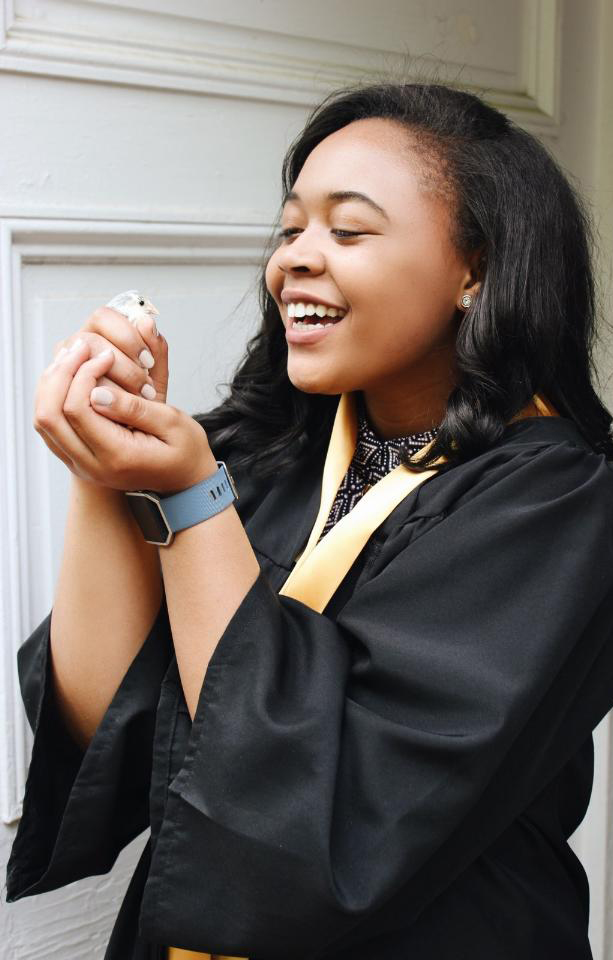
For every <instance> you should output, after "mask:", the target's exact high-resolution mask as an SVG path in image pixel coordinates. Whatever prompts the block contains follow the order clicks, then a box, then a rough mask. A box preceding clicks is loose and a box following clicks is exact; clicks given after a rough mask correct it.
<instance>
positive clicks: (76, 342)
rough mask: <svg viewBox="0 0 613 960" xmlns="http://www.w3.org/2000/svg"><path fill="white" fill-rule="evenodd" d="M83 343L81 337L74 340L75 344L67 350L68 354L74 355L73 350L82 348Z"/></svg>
mask: <svg viewBox="0 0 613 960" xmlns="http://www.w3.org/2000/svg"><path fill="white" fill-rule="evenodd" d="M84 342H85V341H84V340H82V339H81V337H79V339H78V340H75V342H74V343H73V345H72V346H71V347H69V348H68V353H74V352H75V350H78V349H79V347H82V346H83V344H84Z"/></svg>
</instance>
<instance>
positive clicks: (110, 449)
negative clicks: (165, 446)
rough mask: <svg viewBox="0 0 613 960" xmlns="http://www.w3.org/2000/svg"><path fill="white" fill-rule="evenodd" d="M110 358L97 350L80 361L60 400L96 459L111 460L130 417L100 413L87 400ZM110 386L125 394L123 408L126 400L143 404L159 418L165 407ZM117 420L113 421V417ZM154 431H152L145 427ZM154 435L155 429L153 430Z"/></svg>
mask: <svg viewBox="0 0 613 960" xmlns="http://www.w3.org/2000/svg"><path fill="white" fill-rule="evenodd" d="M111 362H112V354H111V353H109V354H105V353H101V354H98V355H97V356H96V357H91V358H90V359H88V360H85V361H84V362H83V363H82V364H80V366H79V368H78V369H77V370H76V371H75V373H74V376H73V377H72V380H71V383H70V387H69V389H68V393H67V394H66V399H65V401H64V406H63V411H64V415H65V417H66V419H67V420H68V422H69V423H70V425H71V427H72V428H73V430H75V432H76V433H77V434H78V435H79V436H80V437H81V439H82V440H83V441H84V442H85V443H87V445H88V446H89V447H90V448H91V450H92V452H93V454H94V456H95V457H96V460H97V461H100V460H105V461H110V460H114V459H116V458H117V456H118V451H119V446H120V444H121V442H122V435H121V434H122V431H123V433H128V431H127V430H126V429H125V428H126V427H132V421H131V420H129V419H128V418H127V416H126V419H124V420H122V419H121V418H120V417H116V418H115V417H112V418H109V417H106V416H100V415H99V414H100V411H99V408H98V407H95V408H94V406H93V405H92V404H91V402H90V394H91V393H92V391H93V390H94V388H95V387H96V384H97V383H98V380H99V378H100V377H101V376H103V375H105V373H106V369H105V368H106V367H109V366H110V364H111ZM99 389H101V390H110V389H111V388H110V387H100V388H99ZM112 390H113V392H114V393H116V394H121V396H122V397H124V398H126V399H125V402H124V408H125V410H126V411H127V409H128V405H129V403H133V404H138V405H142V404H147V405H148V406H150V407H151V409H152V410H153V411H154V412H155V416H154V417H152V418H151V419H152V420H154V419H155V420H157V421H159V420H160V412H161V411H166V410H168V409H169V408H167V407H166V406H165V405H164V404H160V403H155V401H153V400H146V399H145V398H144V397H137V396H135V395H134V394H131V393H127V392H126V391H125V390H122V389H121V387H118V386H116V385H113V387H112ZM115 420H116V421H118V422H114V421H115ZM148 432H156V431H148ZM156 435H157V433H156Z"/></svg>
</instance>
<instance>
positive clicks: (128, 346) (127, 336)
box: [85, 307, 155, 372]
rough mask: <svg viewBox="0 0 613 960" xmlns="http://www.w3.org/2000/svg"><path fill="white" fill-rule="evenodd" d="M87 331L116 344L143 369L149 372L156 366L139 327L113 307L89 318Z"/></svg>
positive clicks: (106, 308) (95, 312)
mask: <svg viewBox="0 0 613 960" xmlns="http://www.w3.org/2000/svg"><path fill="white" fill-rule="evenodd" d="M85 329H86V330H91V331H92V333H98V334H100V335H101V336H103V337H105V339H107V340H108V341H109V342H110V343H112V344H115V346H117V347H119V349H120V350H122V351H123V353H125V355H126V356H127V357H129V358H130V359H131V360H133V362H134V363H135V364H137V365H138V366H139V367H140V368H141V369H144V370H146V371H147V372H148V371H149V370H151V368H152V367H153V366H154V364H155V357H154V356H152V354H151V351H150V349H149V344H148V343H147V342H146V341H145V340H144V339H143V337H142V336H141V334H140V332H139V330H138V329H137V327H135V326H134V324H133V323H130V321H129V320H128V318H127V317H126V316H124V314H123V313H120V312H119V310H113V308H112V307H98V309H97V310H94V312H93V313H92V314H91V316H90V317H88V319H87V322H86V324H85Z"/></svg>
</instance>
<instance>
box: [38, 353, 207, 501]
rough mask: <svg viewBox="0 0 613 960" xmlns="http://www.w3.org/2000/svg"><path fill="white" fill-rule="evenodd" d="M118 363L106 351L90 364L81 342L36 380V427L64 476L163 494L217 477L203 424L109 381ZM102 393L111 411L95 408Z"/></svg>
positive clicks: (91, 357)
mask: <svg viewBox="0 0 613 960" xmlns="http://www.w3.org/2000/svg"><path fill="white" fill-rule="evenodd" d="M115 362H116V358H115V354H114V351H113V350H112V349H111V348H109V350H108V352H104V351H103V352H101V353H99V354H97V355H95V356H91V353H90V346H89V344H88V343H87V342H85V341H83V342H82V343H81V344H79V345H75V348H74V349H73V350H69V351H68V352H67V353H65V354H63V355H62V356H61V357H60V356H58V357H57V359H56V360H55V361H54V362H53V363H52V364H51V365H50V366H49V367H48V368H47V370H45V372H44V373H43V375H42V377H41V380H40V388H39V391H38V393H37V401H36V413H35V419H34V426H35V429H37V430H38V431H39V432H40V430H44V431H45V432H46V433H48V434H50V435H51V437H52V438H53V440H54V442H55V443H56V444H58V446H59V447H60V450H61V454H62V456H61V458H62V459H64V457H66V458H67V459H68V461H69V462H68V463H67V466H69V469H71V470H72V471H73V472H75V473H77V475H78V476H82V477H83V478H84V479H86V480H88V481H90V482H94V483H98V484H100V485H102V486H104V487H110V488H112V489H115V490H124V491H125V490H139V489H147V490H155V491H157V492H159V493H166V494H169V493H172V492H178V491H180V490H185V489H186V488H187V487H190V486H193V485H194V484H195V483H199V482H200V481H201V480H203V479H204V478H205V477H208V476H211V475H212V474H213V473H215V471H216V469H217V464H216V461H215V458H214V457H213V454H212V452H211V449H210V447H209V444H208V439H207V436H206V433H205V432H204V430H203V429H202V427H201V426H200V424H199V423H198V422H197V421H196V420H195V419H194V418H193V417H191V416H190V415H189V414H187V413H184V412H183V411H182V410H179V409H178V408H176V407H173V406H171V405H169V404H166V403H158V402H156V401H155V400H147V399H146V398H144V397H142V396H140V395H135V394H134V393H130V392H128V391H127V390H124V389H123V388H122V387H120V386H119V385H117V383H115V382H113V381H111V380H110V378H109V377H108V373H109V371H110V370H111V368H112V366H113V364H114V363H115ZM102 379H104V380H105V383H104V386H102V387H101V386H100V383H101V382H102ZM100 391H102V393H103V394H104V393H105V392H106V393H107V395H108V394H110V395H111V396H112V400H113V402H112V403H111V404H110V405H102V404H99V403H97V402H96V400H97V399H98V395H99V392H100ZM58 455H59V454H58ZM64 462H66V460H64Z"/></svg>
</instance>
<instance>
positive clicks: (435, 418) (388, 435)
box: [361, 384, 453, 440]
mask: <svg viewBox="0 0 613 960" xmlns="http://www.w3.org/2000/svg"><path fill="white" fill-rule="evenodd" d="M434 386H435V385H429V387H428V388H427V389H424V390H423V391H421V392H418V393H413V394H412V395H411V396H405V395H401V396H390V395H385V394H382V393H378V392H374V391H370V390H362V391H361V393H362V399H363V402H364V406H365V409H366V415H367V416H368V419H369V421H370V423H371V424H372V426H373V427H374V429H375V430H376V432H377V433H378V434H379V436H380V437H381V438H382V439H383V440H393V439H394V438H395V437H408V436H410V435H411V434H413V433H422V432H423V431H424V430H432V429H433V428H435V427H438V425H439V424H440V422H441V420H442V419H443V417H444V416H445V410H446V408H447V398H448V396H449V393H450V391H451V389H452V388H453V385H449V384H445V386H444V388H443V389H442V390H441V389H439V390H438V391H436V390H435V389H433V388H434ZM439 387H440V385H439Z"/></svg>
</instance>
